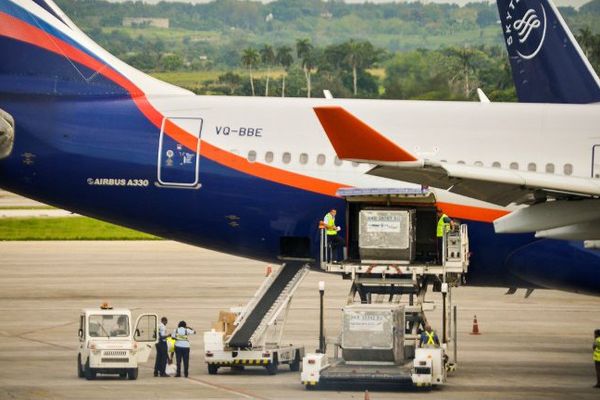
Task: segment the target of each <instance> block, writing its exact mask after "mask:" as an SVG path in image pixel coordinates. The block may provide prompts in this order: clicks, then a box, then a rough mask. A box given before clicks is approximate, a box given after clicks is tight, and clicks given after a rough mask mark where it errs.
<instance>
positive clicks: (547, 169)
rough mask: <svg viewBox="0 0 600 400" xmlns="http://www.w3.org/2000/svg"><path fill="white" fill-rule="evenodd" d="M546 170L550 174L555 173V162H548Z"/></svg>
mask: <svg viewBox="0 0 600 400" xmlns="http://www.w3.org/2000/svg"><path fill="white" fill-rule="evenodd" d="M546 172H547V173H549V174H553V173H554V164H552V163H548V164H546Z"/></svg>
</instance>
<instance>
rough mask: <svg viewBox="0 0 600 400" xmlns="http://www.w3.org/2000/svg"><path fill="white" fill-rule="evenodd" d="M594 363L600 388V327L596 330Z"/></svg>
mask: <svg viewBox="0 0 600 400" xmlns="http://www.w3.org/2000/svg"><path fill="white" fill-rule="evenodd" d="M593 349H594V364H596V386H594V387H595V388H600V329H596V330H595V331H594V347H593Z"/></svg>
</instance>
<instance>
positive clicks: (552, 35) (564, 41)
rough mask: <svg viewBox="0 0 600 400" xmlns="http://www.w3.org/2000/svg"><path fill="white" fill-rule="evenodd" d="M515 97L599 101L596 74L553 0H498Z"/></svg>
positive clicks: (529, 100)
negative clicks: (515, 92)
mask: <svg viewBox="0 0 600 400" xmlns="http://www.w3.org/2000/svg"><path fill="white" fill-rule="evenodd" d="M497 1H498V11H499V13H500V21H501V23H502V31H503V34H504V39H505V43H506V49H507V50H508V56H509V59H510V64H511V67H512V74H513V80H514V82H515V86H516V88H517V96H518V98H519V101H520V102H525V103H594V102H600V80H599V79H598V75H596V72H594V69H593V68H592V66H591V65H590V63H589V61H588V60H587V58H586V57H585V55H584V54H583V52H582V51H581V48H580V47H579V45H578V44H577V41H576V40H575V38H574V37H573V34H572V33H571V31H570V30H569V28H568V27H567V25H566V24H565V21H564V20H563V18H562V16H561V15H560V13H559V12H558V9H557V8H556V6H555V5H554V4H553V3H552V0H497Z"/></svg>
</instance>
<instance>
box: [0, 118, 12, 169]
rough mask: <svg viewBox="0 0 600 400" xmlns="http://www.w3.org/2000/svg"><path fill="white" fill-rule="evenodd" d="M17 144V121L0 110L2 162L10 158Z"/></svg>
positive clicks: (0, 150)
mask: <svg viewBox="0 0 600 400" xmlns="http://www.w3.org/2000/svg"><path fill="white" fill-rule="evenodd" d="M14 143H15V120H14V119H13V117H12V116H11V115H10V114H9V113H7V112H6V111H4V110H2V109H0V160H1V159H3V158H6V157H8V156H10V153H12V149H13V145H14Z"/></svg>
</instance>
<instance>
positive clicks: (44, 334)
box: [0, 222, 600, 400]
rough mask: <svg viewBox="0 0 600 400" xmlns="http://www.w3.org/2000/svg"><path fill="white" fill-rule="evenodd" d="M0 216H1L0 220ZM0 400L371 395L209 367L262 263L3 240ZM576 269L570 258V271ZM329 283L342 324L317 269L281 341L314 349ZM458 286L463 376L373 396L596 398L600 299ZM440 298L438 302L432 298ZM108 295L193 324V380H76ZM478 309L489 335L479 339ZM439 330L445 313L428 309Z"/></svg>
mask: <svg viewBox="0 0 600 400" xmlns="http://www.w3.org/2000/svg"><path fill="white" fill-rule="evenodd" d="M0 223H1V222H0ZM0 260H1V261H0V274H1V276H2V279H1V280H0V339H1V340H0V366H1V368H0V399H107V398H111V399H115V398H117V399H177V400H185V399H282V398H285V399H364V398H365V395H364V392H362V391H361V392H356V391H355V392H352V391H325V392H323V391H307V390H305V389H304V387H303V386H302V385H301V384H300V376H299V373H297V372H296V373H294V372H290V371H289V369H288V368H287V367H285V366H284V367H281V370H280V372H279V373H278V374H277V375H275V376H269V375H267V373H266V371H265V370H264V369H263V368H256V369H247V370H246V371H241V372H230V371H229V370H227V369H222V370H219V374H218V375H216V376H215V375H208V373H207V369H206V364H205V363H204V359H203V351H202V348H203V346H202V332H203V331H204V330H208V329H209V328H210V326H211V324H212V322H214V321H215V320H216V319H217V315H218V312H219V310H222V309H227V308H229V307H231V306H238V305H242V304H244V303H245V302H246V301H247V300H248V299H249V298H250V297H251V296H252V295H253V294H254V292H255V291H256V289H257V288H258V286H259V285H260V283H261V282H262V280H263V279H264V273H265V268H266V264H263V263H260V262H256V261H251V260H247V259H242V258H237V257H232V256H228V255H224V254H220V253H215V252H211V251H208V250H203V249H199V248H194V247H191V246H187V245H183V244H179V243H174V242H168V241H159V242H156V241H152V242H0ZM566 267H568V266H566ZM319 280H323V281H325V283H326V293H325V301H326V319H325V324H326V330H327V335H328V336H334V335H335V334H336V332H338V329H339V325H340V320H341V312H340V308H341V307H342V306H343V305H344V303H345V301H346V295H347V293H348V289H349V282H348V281H344V280H342V279H341V278H340V277H338V276H334V275H326V274H323V273H319V272H311V273H310V274H309V276H308V277H307V278H306V279H305V280H304V282H303V283H302V286H301V288H300V289H299V292H298V293H297V294H296V296H295V298H294V301H293V303H292V309H291V312H290V320H289V322H288V324H287V326H286V334H285V335H284V338H285V339H284V340H285V341H287V342H289V343H294V344H303V345H305V346H306V348H307V351H311V350H313V349H314V348H316V347H317V344H318V339H317V338H318V281H319ZM504 292H505V289H499V288H470V287H461V288H458V289H457V290H455V291H454V292H453V299H454V303H455V304H456V305H457V306H458V309H459V323H458V332H459V334H458V341H459V359H458V369H457V371H456V372H455V373H454V374H453V375H452V376H451V377H449V379H448V383H447V385H445V386H443V387H442V388H440V389H435V390H433V391H430V392H400V393H398V392H386V391H376V392H371V393H369V396H370V399H372V400H376V399H392V398H394V399H397V398H404V399H439V398H445V399H483V398H485V399H544V400H547V399H598V398H600V390H599V389H594V388H592V386H593V384H594V383H595V375H594V365H593V362H592V342H593V340H592V337H593V330H594V329H595V328H599V327H600V298H597V297H589V296H583V295H577V294H570V293H564V292H556V291H543V290H539V291H535V292H534V293H533V294H532V296H531V297H530V298H528V299H525V298H524V291H518V292H517V293H516V294H515V295H512V296H505V295H504ZM430 299H432V300H436V301H438V300H440V299H439V295H438V296H431V297H430ZM104 301H108V302H110V303H111V304H112V305H114V306H115V307H127V308H131V309H133V310H134V314H135V313H137V312H142V311H152V312H157V313H158V314H160V315H161V316H162V315H165V316H167V317H168V318H169V324H168V327H169V328H170V329H172V328H174V327H175V325H176V324H177V322H178V321H179V320H182V319H183V320H186V321H187V323H188V325H189V326H191V327H193V328H194V329H196V330H197V331H198V335H196V336H194V337H192V338H191V340H192V352H191V367H190V378H188V379H185V378H154V377H153V374H152V367H153V356H152V357H151V359H150V360H149V362H148V363H146V364H144V366H143V367H142V368H141V369H140V375H139V378H138V380H136V381H127V380H119V379H118V378H113V377H106V378H100V379H97V380H95V381H86V380H84V379H79V378H77V375H76V356H77V347H78V337H77V329H78V318H79V313H80V310H81V309H82V308H86V307H97V306H99V305H100V304H101V303H102V302H104ZM474 315H477V318H478V321H479V329H480V331H481V333H482V335H479V336H473V335H470V334H469V333H470V332H471V328H472V320H473V316H474ZM430 321H432V322H433V323H432V325H433V326H434V328H435V327H436V326H439V322H438V321H439V313H437V314H434V315H433V316H430Z"/></svg>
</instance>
